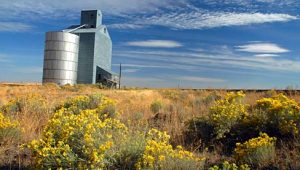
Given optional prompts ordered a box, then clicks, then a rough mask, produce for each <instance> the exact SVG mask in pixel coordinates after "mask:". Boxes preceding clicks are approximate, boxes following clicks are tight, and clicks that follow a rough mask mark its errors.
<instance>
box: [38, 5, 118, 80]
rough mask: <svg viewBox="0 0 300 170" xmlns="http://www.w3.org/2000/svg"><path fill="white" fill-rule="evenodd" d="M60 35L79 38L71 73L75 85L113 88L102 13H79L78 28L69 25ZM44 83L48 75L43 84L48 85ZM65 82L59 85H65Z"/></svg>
mask: <svg viewBox="0 0 300 170" xmlns="http://www.w3.org/2000/svg"><path fill="white" fill-rule="evenodd" d="M62 32H63V33H68V34H73V35H74V36H77V37H79V39H78V41H79V45H78V49H77V50H78V59H77V60H76V62H77V63H76V64H77V65H76V69H77V70H75V71H74V72H76V73H77V77H76V83H78V84H94V83H102V84H105V85H109V86H116V84H117V79H118V78H117V75H116V74H115V73H113V72H112V71H111V60H112V41H111V38H110V35H109V33H108V30H107V27H106V26H105V25H102V13H101V11H99V10H86V11H81V22H80V25H74V26H71V27H69V28H67V29H65V30H63V31H62ZM76 52H77V51H76ZM54 58H60V57H59V56H58V57H54ZM60 78H61V77H60ZM44 80H49V79H48V78H47V76H46V77H45V74H44V77H43V82H48V81H44ZM51 80H52V79H51ZM64 82H66V81H64ZM64 82H61V83H59V84H65V83H64ZM72 82H74V79H72Z"/></svg>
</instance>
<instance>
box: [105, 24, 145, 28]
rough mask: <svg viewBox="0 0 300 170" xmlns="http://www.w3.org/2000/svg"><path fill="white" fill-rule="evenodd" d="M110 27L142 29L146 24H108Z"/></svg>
mask: <svg viewBox="0 0 300 170" xmlns="http://www.w3.org/2000/svg"><path fill="white" fill-rule="evenodd" d="M108 28H113V29H141V28H145V26H144V25H138V24H110V25H108Z"/></svg>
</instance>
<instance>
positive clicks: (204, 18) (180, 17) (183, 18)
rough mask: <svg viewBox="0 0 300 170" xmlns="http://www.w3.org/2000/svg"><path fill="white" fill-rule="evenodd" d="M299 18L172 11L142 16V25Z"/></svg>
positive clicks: (186, 25) (202, 26)
mask: <svg viewBox="0 0 300 170" xmlns="http://www.w3.org/2000/svg"><path fill="white" fill-rule="evenodd" d="M295 19H297V17H296V16H292V15H289V14H277V13H271V14H264V13H235V12H210V11H207V10H203V11H201V10H200V11H192V12H188V13H186V12H185V13H170V14H163V15H154V16H151V17H145V18H141V19H140V20H138V21H136V23H137V24H140V25H159V26H166V27H170V28H174V29H208V28H217V27H228V26H243V25H252V24H263V23H272V22H287V21H291V20H295Z"/></svg>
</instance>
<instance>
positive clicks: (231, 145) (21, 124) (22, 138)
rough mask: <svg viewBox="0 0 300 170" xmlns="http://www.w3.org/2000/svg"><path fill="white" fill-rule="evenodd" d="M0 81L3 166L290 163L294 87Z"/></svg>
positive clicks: (294, 163) (296, 116)
mask: <svg viewBox="0 0 300 170" xmlns="http://www.w3.org/2000/svg"><path fill="white" fill-rule="evenodd" d="M0 87H1V88H0V168H3V169H12V168H22V169H154V170H155V169H157V170H169V169H170V170H171V169H178V170H185V169H186V170H190V169H210V170H221V169H226V170H231V169H232V170H239V169H240V170H250V169H295V170H297V169H300V163H299V161H298V160H299V159H300V154H299V153H300V140H299V137H298V135H299V130H300V105H299V101H300V94H298V92H296V91H287V92H285V93H284V94H283V93H280V92H277V91H266V92H246V93H245V92H242V91H240V92H229V91H226V90H178V89H156V90H154V89H122V90H110V89H103V88H102V87H99V86H97V85H76V86H62V87H60V86H57V85H55V84H46V85H43V86H40V85H22V86H17V85H14V86H11V85H0Z"/></svg>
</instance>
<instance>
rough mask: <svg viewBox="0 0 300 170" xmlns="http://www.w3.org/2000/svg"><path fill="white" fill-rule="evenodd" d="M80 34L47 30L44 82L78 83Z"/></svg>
mask: <svg viewBox="0 0 300 170" xmlns="http://www.w3.org/2000/svg"><path fill="white" fill-rule="evenodd" d="M78 50H79V36H77V35H75V34H71V33H67V32H47V33H46V44H45V56H44V70H43V83H57V84H59V85H65V84H71V85H73V84H76V82H77V67H78Z"/></svg>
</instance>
